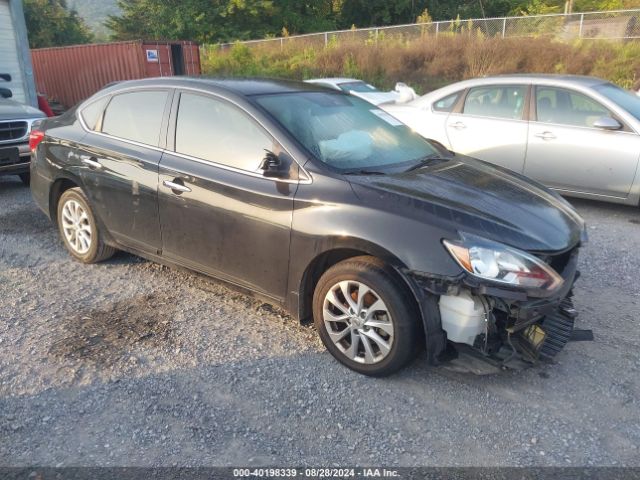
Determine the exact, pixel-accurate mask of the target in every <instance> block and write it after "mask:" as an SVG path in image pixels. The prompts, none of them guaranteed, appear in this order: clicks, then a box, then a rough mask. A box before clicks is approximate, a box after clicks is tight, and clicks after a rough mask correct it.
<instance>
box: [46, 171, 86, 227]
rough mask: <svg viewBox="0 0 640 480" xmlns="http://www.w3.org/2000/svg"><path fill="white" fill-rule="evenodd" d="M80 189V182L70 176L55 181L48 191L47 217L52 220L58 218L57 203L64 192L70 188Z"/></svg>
mask: <svg viewBox="0 0 640 480" xmlns="http://www.w3.org/2000/svg"><path fill="white" fill-rule="evenodd" d="M76 187H79V188H82V186H81V183H80V180H79V179H78V178H76V177H75V176H73V175H71V174H65V175H63V176H60V177H58V178H56V179H55V181H54V182H53V183H52V184H51V188H50V189H49V216H50V218H51V219H52V220H54V221H57V218H58V202H59V201H60V197H61V196H62V194H63V193H64V192H66V191H67V190H69V189H70V188H76Z"/></svg>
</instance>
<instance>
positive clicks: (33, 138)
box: [29, 130, 44, 152]
mask: <svg viewBox="0 0 640 480" xmlns="http://www.w3.org/2000/svg"><path fill="white" fill-rule="evenodd" d="M43 139H44V132H43V131H42V130H31V133H30V134H29V149H30V150H31V151H32V152H35V151H36V148H37V146H38V144H39V143H40V142H41V141H42V140H43Z"/></svg>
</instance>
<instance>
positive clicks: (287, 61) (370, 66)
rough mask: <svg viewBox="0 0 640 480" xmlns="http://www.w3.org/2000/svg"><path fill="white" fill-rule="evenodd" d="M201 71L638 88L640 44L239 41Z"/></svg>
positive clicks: (419, 84)
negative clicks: (547, 79) (600, 81)
mask: <svg viewBox="0 0 640 480" xmlns="http://www.w3.org/2000/svg"><path fill="white" fill-rule="evenodd" d="M202 68H203V73H204V74H206V75H215V76H252V77H253V76H262V77H274V78H292V79H298V80H303V79H307V78H312V77H333V76H345V77H356V78H361V79H363V80H366V81H368V82H370V83H373V84H374V85H376V86H378V87H380V88H383V89H388V88H392V87H393V85H395V83H396V82H398V81H403V82H406V83H408V84H409V85H411V86H413V87H414V88H415V89H416V91H418V93H425V92H428V91H430V90H433V89H436V88H439V87H441V86H443V85H446V84H449V83H452V82H456V81H459V80H463V79H466V78H473V77H479V76H483V75H493V74H501V73H571V74H579V75H594V76H597V77H601V78H604V79H607V80H610V81H612V82H615V83H617V84H618V85H620V86H621V87H623V88H638V87H639V86H640V42H610V41H604V40H598V41H594V40H583V41H581V42H574V43H565V42H559V41H556V40H553V39H549V38H507V39H502V38H482V37H468V36H465V35H442V36H439V37H433V36H428V37H424V38H422V39H417V40H411V41H405V40H402V39H393V38H385V39H384V40H383V41H378V42H377V43H376V42H373V41H371V40H370V39H367V40H365V41H353V42H351V43H342V42H341V43H340V44H337V43H336V42H329V45H328V46H327V47H325V46H324V45H321V46H318V45H313V44H304V43H296V44H295V45H286V44H285V45H284V46H281V45H280V42H273V43H272V44H271V45H258V46H251V47H249V46H247V45H243V44H236V45H234V46H232V47H231V48H229V49H226V50H221V49H219V48H217V47H213V46H212V47H210V48H208V49H203V52H202Z"/></svg>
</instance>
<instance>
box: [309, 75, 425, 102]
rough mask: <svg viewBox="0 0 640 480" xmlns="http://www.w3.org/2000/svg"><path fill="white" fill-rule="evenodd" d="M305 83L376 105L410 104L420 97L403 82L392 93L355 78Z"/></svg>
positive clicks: (312, 80) (316, 79)
mask: <svg viewBox="0 0 640 480" xmlns="http://www.w3.org/2000/svg"><path fill="white" fill-rule="evenodd" d="M305 82H307V83H313V84H316V85H323V86H325V87H329V88H333V89H334V90H341V91H343V92H347V93H349V94H351V95H354V96H356V97H360V98H362V99H363V100H366V101H367V102H369V103H373V104H374V105H380V104H382V103H404V102H410V101H412V100H415V99H416V98H417V97H418V96H417V95H416V92H415V91H414V90H413V88H411V87H409V86H407V85H406V84H404V83H402V82H398V83H396V88H395V90H392V91H390V92H381V91H380V90H378V89H377V88H376V87H374V86H373V85H371V84H369V83H366V82H363V81H362V80H357V79H355V78H312V79H310V80H305Z"/></svg>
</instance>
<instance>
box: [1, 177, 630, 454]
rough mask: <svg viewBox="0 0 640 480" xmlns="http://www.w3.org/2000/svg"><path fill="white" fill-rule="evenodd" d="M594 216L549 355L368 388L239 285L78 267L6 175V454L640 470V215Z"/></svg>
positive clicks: (118, 266) (586, 211) (588, 209)
mask: <svg viewBox="0 0 640 480" xmlns="http://www.w3.org/2000/svg"><path fill="white" fill-rule="evenodd" d="M575 204H576V206H577V207H578V210H579V211H580V213H581V214H582V215H583V216H584V217H585V218H586V219H587V221H588V222H589V225H590V227H589V233H590V237H591V241H590V243H589V245H588V246H587V248H585V249H584V250H583V254H582V260H581V269H582V272H583V276H582V278H581V279H580V280H579V283H578V286H577V288H576V305H577V307H578V308H579V310H580V311H581V315H580V317H579V323H578V328H590V329H593V331H594V334H595V342H576V343H570V344H569V345H568V346H567V347H566V348H565V350H564V351H563V352H561V354H560V355H559V356H558V357H557V363H556V364H554V365H544V366H540V367H536V368H531V369H529V370H526V371H524V372H503V373H501V374H498V375H492V376H484V377H479V376H474V375H471V374H463V373H458V372H454V371H451V370H447V369H445V368H432V367H427V366H426V365H425V357H424V356H422V357H420V358H418V359H417V361H416V362H415V363H414V364H413V365H411V366H410V367H409V368H407V369H405V370H404V371H402V372H401V373H400V374H397V375H395V376H393V377H391V378H386V379H371V378H366V377H363V376H360V375H358V374H355V373H353V372H351V371H349V370H347V369H346V368H344V367H342V366H340V365H339V364H338V363H336V362H335V361H334V360H333V359H332V358H331V356H330V355H329V354H328V353H327V352H326V351H325V350H324V348H323V347H322V345H321V344H320V342H319V340H318V339H317V338H316V334H315V331H314V330H313V328H312V327H309V326H300V325H298V324H297V323H296V322H295V321H293V320H292V319H291V318H289V317H288V316H287V314H286V313H285V312H283V311H280V310H278V309H276V308H273V307H271V306H269V305H267V304H264V303H263V302H261V301H258V300H254V299H252V298H250V297H248V296H245V295H243V294H242V293H239V292H237V291H234V290H232V289H230V288H229V287H227V286H225V285H223V284H221V283H217V282H214V281H209V280H206V279H204V278H201V277H198V276H196V275H192V274H189V273H186V272H182V271H176V270H172V269H168V268H166V267H162V266H160V265H157V264H154V263H151V262H147V261H145V260H142V259H140V258H138V257H134V256H131V255H127V254H119V255H117V256H116V257H114V258H113V259H112V260H110V261H108V262H105V263H103V264H99V265H92V266H85V265H81V264H79V263H76V262H74V261H72V260H71V258H70V257H69V256H68V255H67V254H66V252H65V250H64V248H63V246H62V243H61V242H60V241H59V239H58V237H57V235H56V231H55V230H54V228H53V227H52V226H51V224H50V223H49V221H48V220H47V219H46V218H45V216H44V215H43V214H42V213H41V212H40V211H39V210H38V209H37V207H36V206H35V205H34V204H33V202H32V201H31V197H30V193H29V190H28V189H27V188H25V187H23V186H22V184H20V183H19V182H18V181H17V180H14V179H13V178H11V177H6V178H0V205H1V206H2V209H1V210H0V292H1V293H2V300H0V438H1V439H2V441H0V465H3V466H26V465H50V466H55V465H58V466H70V465H77V466H80V465H91V466H94V465H100V466H107V465H111V466H121V465H127V466H129V465H136V466H172V465H180V466H182V465H188V466H201V465H202V466H205V465H206V466H212V465H266V464H270V465H278V466H283V465H289V466H296V465H297V466H301V465H315V466H332V465H336V466H344V465H353V464H360V465H362V464H364V465H371V464H375V465H389V466H393V465H399V466H414V465H428V466H454V465H461V466H507V465H508V466H516V465H527V466H537V465H554V466H586V465H627V466H640V447H639V446H640V403H639V402H640V400H639V399H640V357H639V355H638V352H639V346H640V330H639V327H640V324H639V322H640V287H639V284H638V277H637V275H638V272H640V255H638V251H639V250H640V236H639V235H638V231H639V229H640V209H637V208H635V209H634V208H629V207H622V206H612V205H606V204H599V203H594V202H587V201H575Z"/></svg>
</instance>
